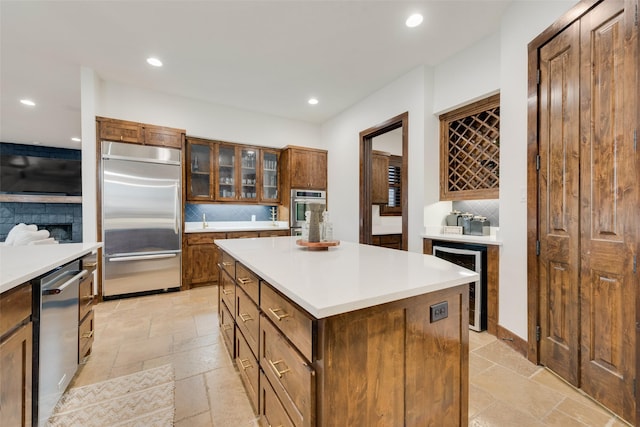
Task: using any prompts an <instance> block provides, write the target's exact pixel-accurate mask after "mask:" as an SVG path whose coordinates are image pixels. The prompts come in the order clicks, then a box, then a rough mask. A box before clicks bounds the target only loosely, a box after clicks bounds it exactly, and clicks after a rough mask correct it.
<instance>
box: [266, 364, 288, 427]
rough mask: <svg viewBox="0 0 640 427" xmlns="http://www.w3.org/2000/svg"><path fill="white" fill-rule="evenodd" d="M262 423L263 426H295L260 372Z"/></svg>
mask: <svg viewBox="0 0 640 427" xmlns="http://www.w3.org/2000/svg"><path fill="white" fill-rule="evenodd" d="M260 425H261V426H262V427H271V426H278V427H280V426H282V427H295V426H294V424H293V422H292V421H291V419H290V418H289V417H288V416H287V412H286V411H285V410H284V407H283V406H282V403H280V401H279V400H278V396H276V393H275V392H274V391H273V387H271V384H269V381H268V380H267V378H266V377H265V376H264V374H263V373H262V372H260Z"/></svg>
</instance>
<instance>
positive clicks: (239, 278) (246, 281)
mask: <svg viewBox="0 0 640 427" xmlns="http://www.w3.org/2000/svg"><path fill="white" fill-rule="evenodd" d="M238 282H240V284H241V285H246V284H247V283H251V282H253V280H251V279H248V278H246V277H238Z"/></svg>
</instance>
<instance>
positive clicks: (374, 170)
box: [371, 151, 391, 205]
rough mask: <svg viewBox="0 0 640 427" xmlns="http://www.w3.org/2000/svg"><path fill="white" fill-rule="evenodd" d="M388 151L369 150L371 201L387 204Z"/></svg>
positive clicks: (375, 203) (377, 203)
mask: <svg viewBox="0 0 640 427" xmlns="http://www.w3.org/2000/svg"><path fill="white" fill-rule="evenodd" d="M390 156H391V155H390V154H389V153H384V152H382V151H372V152H371V174H372V176H371V187H372V188H371V203H373V204H374V205H387V204H388V203H389V157H390Z"/></svg>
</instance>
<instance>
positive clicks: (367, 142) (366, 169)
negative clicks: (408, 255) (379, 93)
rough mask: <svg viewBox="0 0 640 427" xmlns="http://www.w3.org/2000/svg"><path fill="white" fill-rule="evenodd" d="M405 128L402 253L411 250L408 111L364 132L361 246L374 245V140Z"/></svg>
mask: <svg viewBox="0 0 640 427" xmlns="http://www.w3.org/2000/svg"><path fill="white" fill-rule="evenodd" d="M398 128H402V169H401V171H400V180H401V182H402V192H401V195H402V250H403V251H406V250H407V249H408V247H409V235H408V232H409V212H408V205H409V202H408V199H409V197H408V196H409V182H408V177H409V173H408V165H409V160H408V157H409V136H408V135H409V112H408V111H405V112H404V113H402V114H399V115H397V116H395V117H392V118H390V119H389V120H386V121H384V122H382V123H380V124H378V125H376V126H373V127H370V128H369V129H365V130H363V131H362V132H360V190H361V191H360V219H359V224H360V243H362V244H367V245H370V244H371V243H372V242H371V240H372V239H371V232H372V225H371V190H372V187H373V185H372V175H373V170H372V167H371V151H372V146H373V143H372V139H373V138H374V137H376V136H379V135H382V134H383V133H386V132H389V131H392V130H394V129H398Z"/></svg>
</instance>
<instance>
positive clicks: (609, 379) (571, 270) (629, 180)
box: [527, 0, 640, 423]
mask: <svg viewBox="0 0 640 427" xmlns="http://www.w3.org/2000/svg"><path fill="white" fill-rule="evenodd" d="M637 8H638V4H637V1H635V0H628V1H624V0H621V1H601V2H600V1H595V0H585V1H582V2H580V3H578V4H577V5H576V6H575V7H574V8H573V9H572V10H570V11H569V12H567V14H566V15H565V16H564V17H562V18H560V20H559V21H558V22H556V23H555V24H553V25H552V26H551V27H550V28H549V29H547V30H546V31H545V32H543V33H542V34H541V35H540V36H538V37H537V38H536V39H534V41H532V42H531V43H530V44H529V138H528V141H529V146H528V153H529V155H528V157H529V158H528V164H529V165H530V166H529V170H528V188H529V192H528V203H527V207H528V218H529V222H528V228H529V230H528V236H529V239H528V253H529V266H528V267H529V268H528V272H529V273H528V281H529V294H528V295H529V297H528V300H529V355H530V356H529V357H530V358H531V359H532V360H533V361H535V362H539V363H541V364H543V365H545V366H548V367H549V368H550V369H551V370H553V371H554V372H556V373H558V374H559V375H560V376H562V377H563V378H564V379H566V380H567V381H568V382H570V383H572V384H574V385H575V386H577V387H580V388H581V389H582V390H584V391H585V392H586V393H587V394H589V395H590V396H592V397H593V398H595V399H596V400H598V401H599V402H601V403H602V404H604V405H605V406H607V407H608V408H609V409H611V410H612V411H614V412H615V413H617V414H618V415H620V416H621V417H622V418H624V419H625V420H627V421H629V422H630V423H634V422H635V423H637V417H636V411H639V410H640V408H639V407H638V405H637V404H636V397H635V396H634V395H635V388H636V386H635V384H636V377H637V372H636V363H638V362H639V361H638V359H637V358H638V354H637V348H638V345H640V343H638V342H636V333H635V330H634V328H633V327H632V326H631V325H637V323H636V320H637V318H638V316H640V314H639V313H640V312H639V311H637V308H636V299H637V298H640V297H639V295H638V292H637V289H638V286H639V279H638V275H637V273H636V271H635V270H636V269H635V267H634V266H635V259H636V256H637V253H638V247H639V243H638V221H637V213H638V208H639V204H638V200H639V199H638V194H639V189H638V172H639V169H638V165H639V163H638V154H637V149H636V147H635V145H636V142H635V140H636V135H637V129H638V121H639V120H640V119H639V118H638V99H639V98H640V97H639V96H638V93H639V85H638V72H637V70H638V63H640V58H639V53H638V51H639V49H640V48H639V41H638V40H639V39H638V37H639V31H638V23H637ZM535 165H539V168H537V167H536V166H535ZM635 329H636V330H637V328H635ZM536 331H538V332H537V333H538V334H539V341H536V337H535V334H536Z"/></svg>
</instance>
